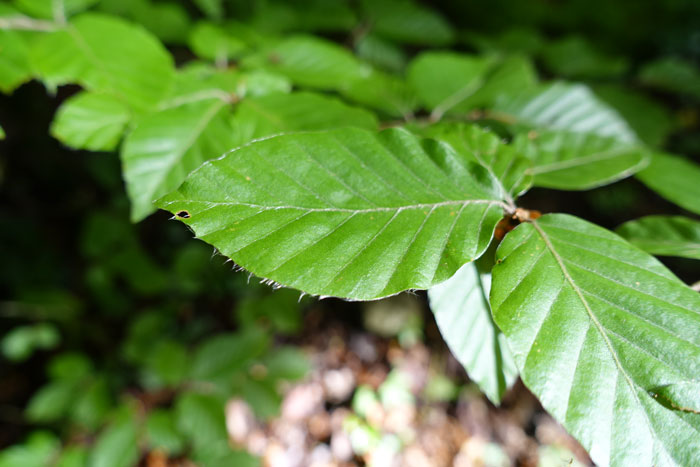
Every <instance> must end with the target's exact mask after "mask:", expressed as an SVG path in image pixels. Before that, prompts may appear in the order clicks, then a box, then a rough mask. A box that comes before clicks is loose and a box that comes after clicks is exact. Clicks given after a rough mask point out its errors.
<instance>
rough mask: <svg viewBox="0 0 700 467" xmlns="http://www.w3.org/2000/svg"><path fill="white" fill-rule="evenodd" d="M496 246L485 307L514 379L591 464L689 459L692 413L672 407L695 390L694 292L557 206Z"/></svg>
mask: <svg viewBox="0 0 700 467" xmlns="http://www.w3.org/2000/svg"><path fill="white" fill-rule="evenodd" d="M496 256H497V264H496V266H495V267H494V269H493V283H492V287H491V296H490V299H491V306H492V307H493V311H494V319H495V321H496V323H497V324H498V326H499V328H501V330H502V331H503V333H504V334H505V335H506V337H507V339H508V344H509V347H510V349H511V351H512V352H513V356H514V358H515V362H516V364H517V366H518V369H519V370H520V374H521V377H522V379H523V382H524V383H525V384H526V385H527V386H528V388H530V390H531V391H532V392H533V393H534V394H535V395H537V397H538V398H539V400H540V401H541V402H542V405H543V406H544V407H545V408H546V409H547V411H549V412H550V413H551V414H552V415H553V416H554V417H555V418H556V419H557V420H559V421H560V422H561V423H562V424H563V425H564V426H565V427H566V428H567V430H569V432H570V433H571V434H572V435H574V436H575V437H576V438H577V439H578V440H579V441H580V442H581V444H582V445H583V446H584V447H585V448H586V449H587V450H588V451H589V453H590V454H591V457H592V459H593V460H594V461H595V462H596V464H598V465H601V466H604V465H635V466H645V465H649V466H651V465H654V466H664V465H692V464H694V462H695V461H696V460H697V459H698V458H699V456H700V436H699V434H700V416H699V415H698V414H694V413H692V412H690V411H686V410H680V409H675V408H670V407H671V404H673V405H676V406H678V407H683V406H684V404H685V403H687V402H688V400H687V398H686V397H685V396H683V394H685V393H687V389H689V388H692V389H693V390H694V391H695V392H696V393H697V391H700V294H698V293H697V292H694V291H693V290H692V289H690V288H689V287H687V286H686V285H685V284H683V283H682V282H681V281H680V280H679V279H678V278H676V277H675V276H674V275H673V274H672V273H671V272H670V271H668V270H667V269H666V268H665V267H664V266H663V265H662V264H661V263H659V262H658V261H657V260H656V259H654V258H653V257H652V256H650V255H648V254H647V253H644V252H642V251H641V250H639V249H637V248H635V247H633V246H631V245H630V244H629V243H627V242H626V241H625V240H624V239H622V238H621V237H619V236H617V235H615V234H613V233H611V232H609V231H607V230H605V229H603V228H601V227H598V226H595V225H593V224H590V223H588V222H586V221H583V220H581V219H578V218H575V217H573V216H569V215H564V214H554V215H545V216H543V217H541V218H539V219H537V220H536V221H533V222H531V223H526V224H522V225H520V226H518V227H517V228H516V229H515V230H513V231H512V232H511V233H509V234H508V235H507V236H506V238H505V239H504V241H503V243H501V245H500V247H499V248H498V251H497V253H496ZM679 384H684V385H689V388H686V391H662V394H663V398H662V397H660V396H659V395H658V394H659V391H660V390H659V388H660V387H663V386H669V385H674V386H675V385H679ZM674 393H675V394H678V395H679V398H678V399H674V395H673V394H674ZM662 399H663V400H662Z"/></svg>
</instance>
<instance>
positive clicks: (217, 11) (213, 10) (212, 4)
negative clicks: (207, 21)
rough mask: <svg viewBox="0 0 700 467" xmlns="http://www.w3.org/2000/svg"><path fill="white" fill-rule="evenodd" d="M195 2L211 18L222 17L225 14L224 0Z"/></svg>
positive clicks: (199, 0) (197, 0)
mask: <svg viewBox="0 0 700 467" xmlns="http://www.w3.org/2000/svg"><path fill="white" fill-rule="evenodd" d="M193 1H194V4H195V5H197V6H198V7H199V9H200V10H202V12H203V13H204V14H205V15H207V16H208V17H210V18H213V19H221V17H222V16H223V15H224V3H223V1H222V0H193Z"/></svg>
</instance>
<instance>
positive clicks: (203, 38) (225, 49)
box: [189, 21, 247, 64]
mask: <svg viewBox="0 0 700 467" xmlns="http://www.w3.org/2000/svg"><path fill="white" fill-rule="evenodd" d="M189 44H190V48H191V49H192V51H193V52H194V53H195V54H197V55H198V56H199V57H202V58H205V59H208V60H213V61H216V62H217V63H218V64H225V63H226V62H227V60H228V59H231V58H235V57H237V56H239V55H240V54H241V52H243V51H244V50H245V49H246V48H247V45H246V43H245V42H243V41H242V40H241V39H239V38H238V37H235V36H233V35H231V34H229V33H228V31H226V29H224V27H222V26H218V25H216V24H212V23H209V22H205V21H202V22H199V23H197V24H195V26H194V27H193V28H192V31H190V39H189Z"/></svg>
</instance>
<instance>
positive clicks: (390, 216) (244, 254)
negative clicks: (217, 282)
mask: <svg viewBox="0 0 700 467" xmlns="http://www.w3.org/2000/svg"><path fill="white" fill-rule="evenodd" d="M500 195H501V193H500V189H499V186H498V184H497V182H496V180H495V179H493V177H492V176H491V175H490V174H489V173H488V172H487V171H486V170H485V169H484V168H482V167H480V166H478V165H476V164H473V163H471V162H469V160H468V158H466V157H464V156H460V155H459V154H457V153H456V152H455V151H454V150H453V149H452V148H451V147H449V146H447V145H444V144H440V143H438V142H436V141H434V140H425V141H421V140H419V139H418V138H416V137H415V136H414V135H412V134H410V133H409V132H407V131H405V130H399V129H390V130H387V131H384V132H382V133H379V134H374V133H370V132H368V131H365V130H360V129H350V128H348V129H341V130H336V131H329V132H318V133H308V134H303V133H300V134H294V135H282V136H277V137H273V138H269V139H266V140H262V141H258V142H254V143H252V144H250V145H247V146H244V147H241V148H239V149H237V150H235V151H232V152H230V153H228V154H227V155H226V156H224V157H222V158H220V159H218V160H215V161H211V162H209V163H207V164H205V165H203V166H202V167H201V168H200V169H198V170H197V171H196V172H194V173H193V174H191V175H190V176H189V177H188V179H187V180H186V181H185V183H184V184H183V185H182V186H181V187H180V188H179V189H178V190H177V191H175V192H173V193H171V194H170V195H168V196H166V197H164V198H163V199H162V200H160V202H159V206H160V207H162V208H166V209H168V210H170V211H172V212H174V213H176V214H177V215H178V217H179V218H180V219H181V220H183V221H184V222H185V223H187V224H188V225H189V226H191V227H192V228H193V229H194V231H195V232H196V234H197V235H198V237H199V238H201V239H202V240H204V241H206V242H208V243H211V244H213V245H214V246H216V247H217V248H218V249H219V251H221V252H222V253H223V254H224V255H226V256H229V257H231V258H232V259H233V260H234V261H236V262H237V263H238V264H239V265H241V266H242V267H244V268H246V269H248V270H250V271H251V272H253V273H254V274H256V275H258V276H261V277H266V278H268V279H270V280H272V281H276V282H278V283H280V284H283V285H286V286H289V287H293V288H297V289H301V290H304V291H305V292H309V293H311V294H314V295H333V296H339V297H348V298H354V299H372V298H378V297H382V296H386V295H391V294H394V293H397V292H400V291H402V290H406V289H410V288H428V287H430V286H432V285H434V284H437V283H440V282H442V281H444V280H446V279H447V278H449V277H450V276H452V275H453V274H454V272H455V271H456V270H457V269H458V268H459V267H460V266H462V265H463V264H464V263H466V262H469V261H471V260H473V259H475V258H478V257H479V256H480V255H481V254H482V253H483V252H484V250H485V249H486V247H487V245H488V244H489V242H490V240H491V237H492V235H493V231H494V227H495V225H496V223H497V222H498V221H499V219H500V218H501V216H502V210H503V208H504V206H505V203H504V201H503V200H502V199H501V196H500ZM300 271H301V273H300Z"/></svg>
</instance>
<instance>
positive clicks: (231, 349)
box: [190, 328, 269, 381]
mask: <svg viewBox="0 0 700 467" xmlns="http://www.w3.org/2000/svg"><path fill="white" fill-rule="evenodd" d="M268 345H269V338H268V336H267V334H266V333H265V332H263V331H261V330H260V329H258V328H248V329H247V330H246V331H245V332H239V333H236V334H227V335H221V336H216V337H212V338H209V339H207V340H206V341H205V342H204V343H203V344H202V345H201V346H200V347H199V348H198V349H197V351H196V352H195V354H194V358H193V360H192V365H191V367H190V378H192V379H194V380H202V381H221V380H224V381H226V380H229V379H230V376H231V375H232V374H233V373H235V372H238V371H241V370H244V369H245V368H246V366H247V364H249V363H250V362H251V361H252V360H254V359H255V358H257V357H258V356H260V355H262V353H263V352H264V351H265V350H267V348H268Z"/></svg>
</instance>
